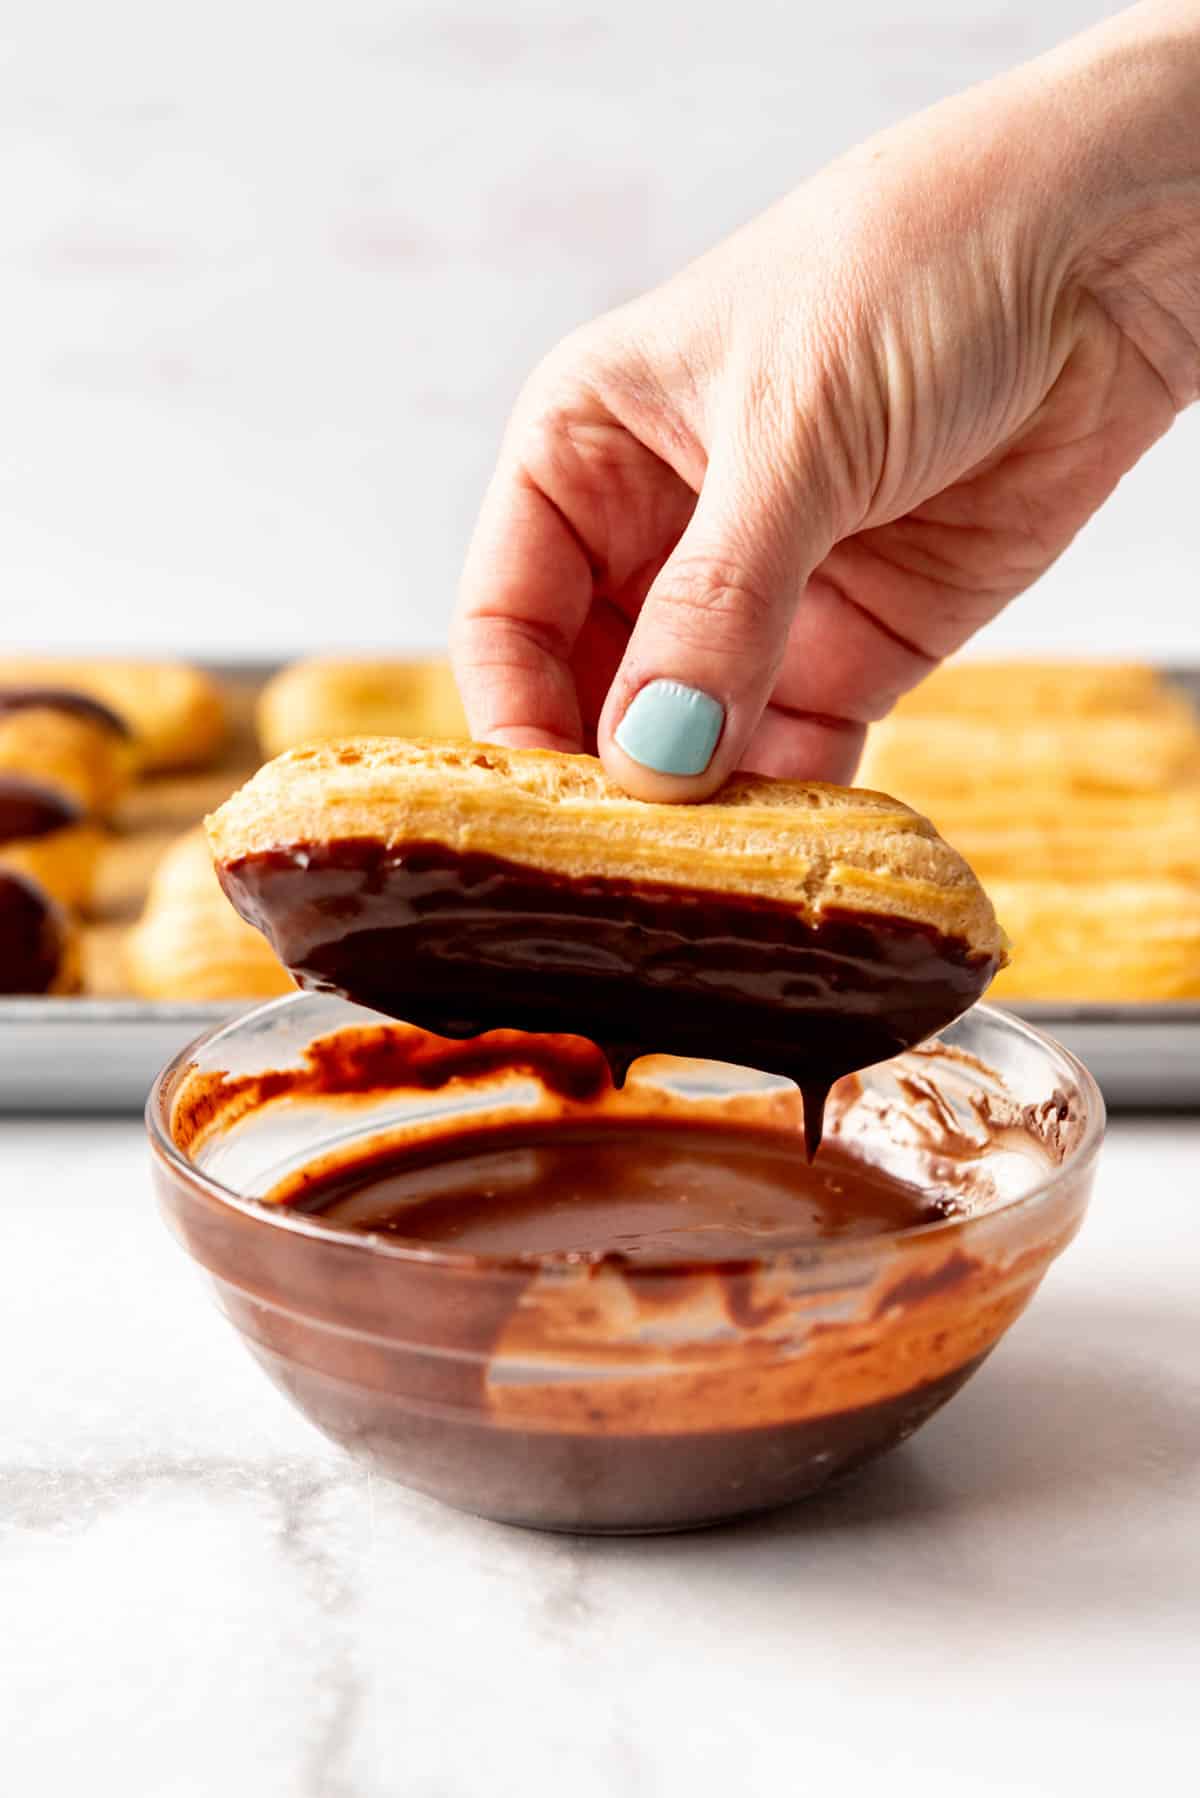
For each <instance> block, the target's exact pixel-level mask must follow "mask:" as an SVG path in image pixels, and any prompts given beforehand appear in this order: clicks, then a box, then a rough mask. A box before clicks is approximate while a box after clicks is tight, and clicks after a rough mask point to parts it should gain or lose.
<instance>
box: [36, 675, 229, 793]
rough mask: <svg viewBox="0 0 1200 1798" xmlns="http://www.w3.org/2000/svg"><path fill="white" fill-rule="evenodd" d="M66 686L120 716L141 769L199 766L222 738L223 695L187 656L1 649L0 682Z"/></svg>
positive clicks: (224, 729)
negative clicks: (162, 658) (156, 658)
mask: <svg viewBox="0 0 1200 1798" xmlns="http://www.w3.org/2000/svg"><path fill="white" fill-rule="evenodd" d="M13 685H25V686H55V687H70V688H72V689H74V690H75V691H77V692H80V693H86V694H88V695H89V696H90V697H91V698H93V699H95V700H98V701H99V702H100V704H101V705H104V706H108V707H111V709H112V710H113V711H114V712H116V713H117V714H118V716H119V717H121V718H123V719H124V720H125V721H126V723H127V724H128V726H129V728H130V730H131V731H132V733H133V738H134V745H135V750H136V757H137V765H138V768H139V769H140V770H141V771H142V772H144V773H159V772H161V771H163V770H166V769H175V768H196V767H202V766H203V765H204V764H205V763H206V762H208V761H211V760H212V758H213V756H214V755H215V754H216V752H217V750H218V749H220V747H221V746H222V744H223V743H224V741H225V736H226V732H227V729H228V719H227V716H226V708H225V702H224V700H223V699H222V697H221V694H220V692H219V690H218V688H217V685H216V683H215V681H214V680H213V679H212V677H211V676H210V675H208V674H206V673H205V672H204V670H203V669H201V668H193V667H191V666H190V665H189V664H188V663H186V662H130V661H110V660H109V659H108V658H106V657H104V656H96V657H87V656H70V657H62V658H60V657H55V656H32V655H4V656H0V686H13Z"/></svg>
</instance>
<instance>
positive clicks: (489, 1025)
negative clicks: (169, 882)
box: [208, 738, 1005, 1141]
mask: <svg viewBox="0 0 1200 1798" xmlns="http://www.w3.org/2000/svg"><path fill="white" fill-rule="evenodd" d="M208 828H209V841H210V844H211V847H212V851H213V855H214V858H215V860H216V864H217V869H218V872H219V874H220V877H221V882H222V885H223V886H224V888H225V891H226V892H227V893H228V894H229V896H230V898H231V899H232V900H233V903H234V905H235V906H236V907H237V909H238V910H239V912H241V914H242V916H243V917H244V918H246V919H247V921H248V922H250V923H252V924H255V925H257V926H258V927H259V928H260V929H262V930H263V931H264V932H265V933H266V935H267V936H268V937H269V938H270V940H271V942H272V944H273V946H274V948H275V950H276V953H277V954H278V955H279V957H280V959H281V960H282V961H283V962H284V963H285V965H286V966H287V967H289V968H290V969H291V971H292V972H293V974H294V975H295V976H296V978H297V980H298V981H299V983H300V984H301V985H302V986H306V987H310V988H317V989H324V990H331V991H335V992H341V993H344V994H346V995H347V996H348V997H350V998H352V999H355V1000H358V1001H359V1002H361V1003H363V1004H366V1005H369V1006H372V1007H374V1008H375V1009H377V1010H380V1011H383V1012H387V1013H388V1014H390V1015H392V1016H394V1017H399V1018H403V1019H405V1020H406V1021H408V1022H410V1023H414V1024H417V1025H420V1026H422V1027H424V1028H426V1029H429V1030H433V1031H435V1032H437V1033H438V1034H440V1035H443V1036H452V1037H467V1036H474V1035H477V1034H479V1033H481V1032H483V1031H486V1030H490V1029H497V1028H506V1027H512V1028H517V1029H521V1030H527V1031H551V1032H563V1033H570V1034H576V1035H582V1036H588V1037H591V1038H593V1039H594V1040H595V1041H597V1042H599V1043H600V1044H601V1045H602V1046H603V1047H604V1049H605V1050H606V1052H607V1053H608V1056H609V1059H610V1063H611V1064H612V1066H613V1071H614V1074H615V1075H616V1076H617V1077H618V1078H621V1077H622V1076H623V1072H624V1068H625V1067H626V1066H628V1064H629V1062H630V1061H631V1060H632V1059H634V1057H635V1056H637V1055H639V1054H643V1053H655V1052H657V1053H665V1054H674V1055H685V1056H694V1057H701V1058H707V1059H720V1060H725V1061H734V1062H741V1063H744V1064H746V1065H749V1066H754V1067H757V1068H761V1069H764V1070H766V1071H768V1072H771V1073H776V1074H783V1075H786V1076H788V1077H790V1078H792V1079H794V1080H796V1081H797V1083H798V1084H800V1085H801V1086H802V1087H803V1088H804V1089H805V1092H806V1098H807V1099H811V1100H812V1101H814V1102H813V1103H812V1104H811V1105H809V1106H808V1108H807V1109H808V1113H809V1124H810V1140H813V1141H815V1139H816V1136H817V1134H818V1131H819V1116H820V1105H821V1102H823V1099H824V1094H825V1092H826V1091H827V1090H828V1087H829V1085H830V1084H831V1083H832V1081H833V1080H835V1079H837V1078H838V1077H839V1076H840V1075H842V1074H844V1073H847V1072H849V1071H850V1070H851V1069H852V1068H857V1067H864V1066H867V1065H869V1064H870V1063H871V1062H875V1061H879V1060H882V1059H884V1058H885V1057H887V1056H889V1055H892V1054H894V1053H896V1052H897V1051H898V1050H900V1049H902V1048H906V1047H908V1046H910V1045H911V1044H913V1043H916V1042H919V1041H921V1040H922V1039H923V1038H925V1037H927V1036H929V1035H931V1034H933V1033H934V1032H935V1031H937V1030H938V1029H940V1028H941V1027H942V1026H943V1025H945V1024H948V1023H949V1022H950V1021H951V1020H952V1019H953V1018H954V1017H956V1016H957V1015H958V1014H959V1013H960V1012H962V1011H964V1010H966V1008H967V1007H968V1006H969V1005H971V1004H972V1003H973V1002H974V1001H975V1000H976V999H977V998H978V997H979V996H980V994H981V993H982V992H983V991H984V989H985V988H986V986H987V985H988V982H989V981H990V980H991V977H992V975H993V974H994V973H995V971H996V969H997V967H999V966H1000V964H1001V963H1002V961H1003V959H1004V953H1005V952H1004V939H1003V936H1002V933H1001V931H1000V929H999V927H998V925H997V923H996V918H995V914H994V913H993V911H992V907H991V904H990V902H989V900H988V898H987V896H986V894H985V893H984V891H983V889H982V888H981V887H980V885H979V882H978V881H977V880H976V878H975V876H974V875H973V874H972V872H971V870H970V869H969V867H968V866H967V864H966V863H965V862H964V861H963V860H962V858H961V856H959V855H958V854H957V853H956V852H955V851H954V850H952V849H951V848H950V847H949V845H948V844H947V843H945V842H943V841H942V839H941V838H940V837H939V836H938V835H937V833H936V831H935V830H934V829H933V827H932V825H930V824H929V823H928V821H927V820H926V819H924V818H921V817H919V816H918V815H917V814H916V813H915V812H912V811H910V810H909V809H908V807H907V806H904V805H900V804H899V803H898V802H897V801H895V800H893V799H889V798H886V797H885V796H884V795H882V794H879V793H871V792H861V791H856V790H852V789H846V788H838V787H829V786H821V785H816V784H808V785H805V784H796V783H790V782H773V781H769V780H766V779H762V778H755V777H738V778H736V779H734V780H732V781H731V782H729V783H728V784H727V785H726V786H725V787H724V788H723V789H722V790H721V792H720V793H718V794H717V795H716V796H715V798H714V799H712V800H711V801H709V802H708V803H707V804H705V805H698V806H671V805H652V804H646V803H643V802H641V801H638V800H635V799H630V798H629V797H628V796H627V795H626V794H625V793H623V792H622V791H621V790H620V788H618V787H617V786H616V785H615V784H614V783H613V782H612V781H610V780H609V779H608V777H607V776H606V775H605V773H604V771H603V769H602V768H601V766H600V763H599V762H598V761H595V760H593V759H592V758H591V757H588V756H566V755H557V754H553V753H550V752H546V751H539V750H515V749H498V748H494V747H490V746H486V745H483V744H472V743H457V744H448V743H447V744H435V743H420V742H400V741H397V740H394V739H387V738H362V739H356V740H350V741H346V742H339V743H333V744H329V745H326V746H314V747H310V748H308V749H302V750H295V751H292V752H291V753H289V754H287V755H283V756H280V757H279V758H278V759H277V760H276V761H274V762H271V763H269V764H268V765H267V766H266V767H265V768H262V769H260V771H259V772H258V774H256V775H255V777H254V778H253V780H251V781H250V782H249V783H248V784H247V785H246V786H245V787H243V788H242V789H241V791H240V792H238V793H236V794H235V795H234V796H233V797H232V798H231V799H229V800H228V801H227V802H226V803H225V805H223V806H222V807H221V809H220V810H219V811H218V812H217V813H216V814H215V815H214V816H213V817H212V818H211V819H210V820H209V822H208ZM814 1120H815V1121H814Z"/></svg>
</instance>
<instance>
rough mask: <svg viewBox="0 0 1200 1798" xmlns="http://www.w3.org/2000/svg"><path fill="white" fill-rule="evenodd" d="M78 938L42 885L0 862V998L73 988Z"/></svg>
mask: <svg viewBox="0 0 1200 1798" xmlns="http://www.w3.org/2000/svg"><path fill="white" fill-rule="evenodd" d="M79 978H80V948H79V937H78V933H77V931H76V929H75V926H74V924H73V923H72V922H71V919H70V918H69V917H68V915H67V913H66V911H64V910H63V908H62V907H61V906H60V905H57V904H56V903H55V901H54V900H53V899H52V898H51V896H50V894H49V893H47V891H46V890H45V888H44V887H42V886H40V885H39V884H38V882H37V881H35V880H31V879H29V878H28V877H27V876H26V875H25V874H22V873H19V872H18V871H17V870H16V869H14V868H7V867H4V866H3V864H0V994H3V995H5V996H7V997H17V996H23V997H31V998H32V997H38V996H42V995H47V994H53V993H73V992H77V991H78V989H79Z"/></svg>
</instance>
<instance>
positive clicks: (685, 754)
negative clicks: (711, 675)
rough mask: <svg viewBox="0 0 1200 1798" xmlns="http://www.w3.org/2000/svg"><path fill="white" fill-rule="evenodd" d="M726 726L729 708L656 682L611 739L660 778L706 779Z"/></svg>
mask: <svg viewBox="0 0 1200 1798" xmlns="http://www.w3.org/2000/svg"><path fill="white" fill-rule="evenodd" d="M724 722H725V707H724V706H723V705H722V704H721V703H720V701H719V700H717V699H713V698H712V696H711V695H710V694H708V693H702V692H701V691H700V689H699V687H685V686H684V684H683V682H682V681H677V680H652V681H650V682H649V683H648V684H647V685H646V686H644V687H643V688H642V690H641V692H640V693H638V694H637V695H636V696H635V698H634V700H633V703H632V704H631V705H630V707H629V709H628V711H627V712H626V713H625V716H624V717H623V718H622V720H621V722H620V724H618V726H617V728H616V730H615V731H614V732H613V736H614V738H615V740H616V743H617V747H618V748H619V749H623V750H624V751H625V754H626V755H627V756H629V757H630V758H631V760H633V761H635V762H640V763H641V765H642V767H643V768H653V770H654V772H655V773H656V774H703V773H704V770H705V769H706V768H707V767H708V764H709V763H710V762H711V760H712V753H713V750H714V749H715V748H716V747H717V738H718V737H719V736H720V734H721V726H722V724H724Z"/></svg>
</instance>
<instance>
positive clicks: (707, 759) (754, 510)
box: [598, 452, 830, 800]
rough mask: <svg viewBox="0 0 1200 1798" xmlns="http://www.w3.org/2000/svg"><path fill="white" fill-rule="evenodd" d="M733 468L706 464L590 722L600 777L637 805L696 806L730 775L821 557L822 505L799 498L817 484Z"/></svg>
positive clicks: (781, 473) (787, 474)
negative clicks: (605, 774) (687, 515)
mask: <svg viewBox="0 0 1200 1798" xmlns="http://www.w3.org/2000/svg"><path fill="white" fill-rule="evenodd" d="M735 456H736V452H731V453H730V455H729V456H728V457H727V458H726V459H725V460H724V461H722V462H720V463H711V464H710V465H709V470H708V473H707V475H706V477H705V481H704V486H703V488H702V490H701V493H700V497H699V499H698V501H697V503H696V508H695V511H694V512H693V514H692V518H691V521H690V523H689V524H688V527H687V529H686V530H685V531H684V533H683V536H682V537H681V538H680V540H679V543H678V545H677V546H676V549H675V552H674V554H673V555H672V556H671V558H670V560H669V561H668V562H667V563H666V564H665V565H664V567H663V569H662V572H661V573H660V574H659V576H658V578H657V580H656V581H655V582H654V585H653V586H652V587H651V589H650V591H649V593H648V594H647V596H646V600H645V602H644V604H643V606H642V609H641V612H640V614H639V616H638V620H637V623H636V625H635V626H634V629H633V633H632V635H631V636H630V639H629V644H628V647H627V649H626V652H625V655H624V658H623V660H622V662H621V665H620V667H619V669H618V670H617V674H616V677H615V678H614V680H613V684H612V688H611V690H610V692H609V694H608V698H607V700H606V702H605V706H604V710H603V712H602V714H601V718H600V724H599V730H598V739H599V748H600V754H601V757H602V758H603V761H604V764H605V766H606V768H607V769H608V771H609V773H610V774H611V775H612V776H613V778H614V780H616V781H618V782H619V784H620V785H621V786H622V787H624V788H625V790H626V792H629V793H632V794H633V795H634V796H635V797H637V798H640V799H659V800H689V799H703V798H705V797H706V796H707V795H708V794H709V793H711V792H713V791H714V790H715V789H716V788H717V787H718V786H720V784H721V782H722V781H723V780H725V779H726V778H727V776H728V775H729V774H731V773H732V772H733V770H734V769H735V768H736V767H737V766H738V765H739V762H740V761H741V759H742V756H743V753H744V751H745V750H746V748H747V746H748V744H749V743H750V739H751V737H752V736H753V734H754V731H755V728H756V726H757V725H758V722H759V720H760V718H761V717H762V714H763V710H764V708H765V706H766V703H767V700H768V698H769V697H770V694H771V690H772V688H773V686H774V684H775V680H776V677H777V675H778V673H779V670H780V667H781V665H782V662H783V657H784V651H785V649H786V647H787V639H788V630H789V626H790V625H791V621H792V617H793V614H794V612H795V609H796V606H797V604H798V602H799V600H800V596H801V594H802V593H803V591H804V587H805V583H806V581H807V579H808V576H809V574H810V573H811V571H812V569H813V568H814V567H815V566H816V565H817V564H818V563H819V562H820V561H821V560H822V559H823V557H824V556H825V554H826V553H827V551H828V549H829V544H830V539H829V535H828V530H827V527H826V526H825V525H824V523H823V518H824V513H825V508H824V506H823V505H820V504H814V505H813V507H812V509H811V511H809V512H807V515H806V507H805V503H804V501H803V499H800V500H799V501H798V498H797V496H798V495H804V494H806V493H811V494H817V493H819V492H820V491H821V488H820V484H819V482H817V481H815V480H812V481H809V480H806V479H805V478H804V476H803V474H802V473H799V472H798V471H797V470H796V469H795V467H791V468H789V469H787V470H786V471H785V470H784V469H783V468H782V467H779V468H776V469H770V468H768V469H766V470H764V469H763V468H762V466H761V462H760V463H759V465H758V466H754V465H752V464H751V463H750V462H748V461H746V462H740V461H738V460H736V459H735Z"/></svg>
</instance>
